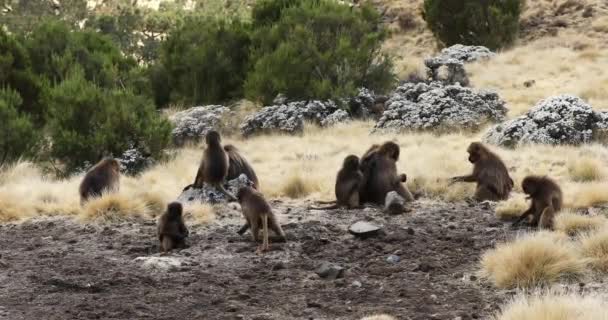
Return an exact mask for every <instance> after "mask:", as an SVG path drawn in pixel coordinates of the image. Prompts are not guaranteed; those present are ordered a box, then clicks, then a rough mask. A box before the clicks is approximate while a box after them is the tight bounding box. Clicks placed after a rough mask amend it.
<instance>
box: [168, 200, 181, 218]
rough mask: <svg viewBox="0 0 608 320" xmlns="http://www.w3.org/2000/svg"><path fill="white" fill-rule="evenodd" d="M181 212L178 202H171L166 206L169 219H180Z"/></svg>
mask: <svg viewBox="0 0 608 320" xmlns="http://www.w3.org/2000/svg"><path fill="white" fill-rule="evenodd" d="M183 210H184V209H183V207H182V204H181V203H179V202H172V203H170V204H169V205H168V206H167V214H168V215H169V217H171V218H181V216H182V212H183Z"/></svg>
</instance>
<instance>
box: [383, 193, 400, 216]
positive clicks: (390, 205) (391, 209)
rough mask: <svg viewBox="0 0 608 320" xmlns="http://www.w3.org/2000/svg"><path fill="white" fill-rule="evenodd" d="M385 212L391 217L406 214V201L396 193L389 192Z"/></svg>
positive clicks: (385, 201)
mask: <svg viewBox="0 0 608 320" xmlns="http://www.w3.org/2000/svg"><path fill="white" fill-rule="evenodd" d="M384 212H386V213H388V214H391V215H398V214H402V213H403V212H405V199H403V197H402V196H400V195H399V194H398V193H397V192H396V191H391V192H388V193H387V194H386V198H385V200H384Z"/></svg>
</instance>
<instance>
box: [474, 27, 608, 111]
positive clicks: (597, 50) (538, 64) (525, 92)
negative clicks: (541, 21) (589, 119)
mask: <svg viewBox="0 0 608 320" xmlns="http://www.w3.org/2000/svg"><path fill="white" fill-rule="evenodd" d="M563 61H571V62H572V63H563ZM607 65H608V51H607V50H605V48H602V47H601V46H600V42H598V41H597V40H596V39H594V38H590V37H588V36H585V35H582V34H580V33H577V32H574V31H564V32H562V33H560V35H559V36H557V37H547V38H542V39H539V40H537V41H534V42H531V43H528V44H525V45H522V46H519V47H515V48H513V49H511V50H507V51H504V52H502V53H499V54H498V55H497V56H496V57H495V58H493V59H490V60H488V61H482V62H477V63H473V64H470V65H467V71H468V72H469V73H470V77H471V83H472V85H473V86H475V87H478V88H493V89H495V90H497V91H498V93H499V94H500V96H501V97H503V99H505V100H506V101H507V105H508V107H509V109H510V111H509V114H510V116H511V117H513V116H517V115H520V114H523V113H525V112H527V111H528V110H529V109H530V108H531V107H532V106H534V105H535V104H536V103H538V101H540V100H542V99H545V98H547V97H550V96H553V95H558V94H565V93H570V94H574V95H578V96H580V97H581V98H582V99H584V100H585V101H587V102H588V103H590V104H591V105H592V106H594V107H595V108H598V109H599V108H603V107H604V106H606V105H608V103H607V102H608V92H607V91H606V90H604V88H605V85H606V84H607V83H608V75H607V74H606V73H605V72H603V70H604V69H605V67H606V66H607ZM528 80H535V84H534V85H533V86H532V87H530V88H526V87H525V86H524V82H525V81H528Z"/></svg>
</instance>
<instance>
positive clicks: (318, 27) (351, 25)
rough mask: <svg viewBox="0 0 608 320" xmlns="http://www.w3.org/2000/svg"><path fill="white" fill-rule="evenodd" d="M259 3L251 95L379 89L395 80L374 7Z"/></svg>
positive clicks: (339, 94)
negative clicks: (362, 88) (384, 49)
mask: <svg viewBox="0 0 608 320" xmlns="http://www.w3.org/2000/svg"><path fill="white" fill-rule="evenodd" d="M261 6H262V8H261V9H254V13H255V14H254V21H260V23H263V25H261V26H259V27H256V28H255V30H254V31H253V36H252V38H253V47H254V48H255V49H254V50H253V52H252V56H251V61H252V62H253V68H252V70H251V71H250V72H249V74H248V76H247V80H246V83H245V92H246V94H247V96H248V97H249V98H250V99H252V100H258V101H262V102H265V103H268V102H270V101H272V99H273V98H274V97H275V96H276V95H277V94H278V93H283V94H285V95H287V96H288V97H289V98H292V99H309V98H316V99H330V98H343V97H348V96H350V95H352V94H354V93H355V92H356V90H357V88H359V87H366V88H369V89H372V90H375V91H378V92H383V91H385V90H387V89H389V88H390V87H391V86H392V84H393V83H394V80H395V77H394V74H393V73H392V64H391V62H390V60H389V59H388V58H387V57H386V56H384V55H383V54H381V53H380V46H381V43H382V40H383V39H384V36H385V33H384V32H383V30H382V29H381V28H380V27H379V24H380V15H379V14H378V13H377V12H376V11H375V10H374V9H373V8H372V7H370V6H361V7H360V8H350V7H348V6H345V5H341V4H338V3H336V2H334V1H329V0H315V1H296V0H291V1H290V0H274V1H262V2H261ZM256 8H257V6H256ZM277 14H280V16H279V17H276V15H277ZM273 20H276V22H274V23H272V21H273ZM254 23H255V22H254Z"/></svg>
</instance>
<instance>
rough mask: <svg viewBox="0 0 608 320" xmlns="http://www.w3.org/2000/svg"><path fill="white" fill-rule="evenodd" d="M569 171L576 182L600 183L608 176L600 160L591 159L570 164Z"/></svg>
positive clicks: (583, 159)
mask: <svg viewBox="0 0 608 320" xmlns="http://www.w3.org/2000/svg"><path fill="white" fill-rule="evenodd" d="M568 171H569V173H570V177H571V178H572V180H574V181H582V182H587V181H598V180H602V179H603V178H604V177H605V176H606V174H605V171H604V168H603V164H602V162H601V161H600V160H599V159H595V158H589V157H583V158H580V159H576V160H574V161H572V162H570V165H568Z"/></svg>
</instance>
